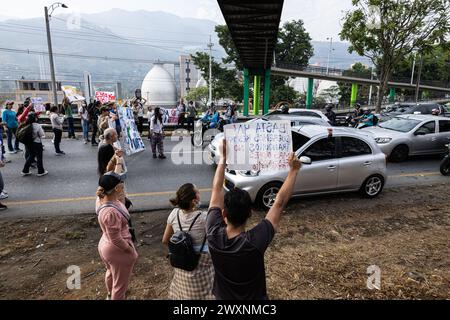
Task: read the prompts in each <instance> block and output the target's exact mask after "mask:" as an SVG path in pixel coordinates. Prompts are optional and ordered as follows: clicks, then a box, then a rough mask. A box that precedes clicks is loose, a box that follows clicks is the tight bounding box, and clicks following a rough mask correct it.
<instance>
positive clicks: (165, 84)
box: [142, 64, 177, 107]
mask: <svg viewBox="0 0 450 320" xmlns="http://www.w3.org/2000/svg"><path fill="white" fill-rule="evenodd" d="M142 97H143V98H145V99H147V105H149V106H161V107H165V106H167V107H169V106H175V105H176V104H177V87H176V85H175V80H174V79H173V77H172V75H171V74H170V73H169V72H168V71H167V70H166V69H164V68H163V66H162V65H161V64H155V65H154V66H153V68H152V70H150V72H149V73H148V74H147V76H146V77H145V79H144V81H143V83H142Z"/></svg>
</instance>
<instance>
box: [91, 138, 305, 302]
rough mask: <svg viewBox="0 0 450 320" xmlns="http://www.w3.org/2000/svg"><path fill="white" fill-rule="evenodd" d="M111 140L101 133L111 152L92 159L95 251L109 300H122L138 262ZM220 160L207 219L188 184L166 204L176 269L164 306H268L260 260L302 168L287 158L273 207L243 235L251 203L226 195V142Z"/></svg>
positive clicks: (243, 195) (119, 161) (243, 196)
mask: <svg viewBox="0 0 450 320" xmlns="http://www.w3.org/2000/svg"><path fill="white" fill-rule="evenodd" d="M111 134H112V136H110V135H109V132H106V133H105V135H107V136H108V143H107V144H108V145H109V146H107V147H105V149H102V148H101V149H100V150H99V158H98V160H99V175H100V179H99V186H98V190H97V197H98V199H97V203H96V212H97V215H98V221H99V224H100V227H101V230H102V237H101V239H100V242H99V244H98V251H99V255H100V258H101V260H102V261H103V263H104V265H105V267H106V275H105V285H106V289H107V299H111V300H124V299H126V292H127V290H128V287H129V285H130V280H131V276H132V272H133V267H134V265H135V264H136V262H137V261H138V259H139V255H138V252H137V250H136V247H135V245H134V243H135V242H136V236H135V234H134V229H133V225H132V221H131V220H132V219H131V215H130V213H129V211H128V207H129V202H130V201H129V200H128V201H127V197H126V188H125V181H126V179H125V177H124V175H123V172H124V160H123V154H121V153H120V150H115V149H114V148H113V147H112V146H111V144H112V143H113V141H114V140H115V139H116V136H115V134H114V132H111ZM221 154H222V159H221V161H220V163H219V165H218V167H217V171H216V174H215V177H214V180H213V185H212V196H211V202H210V204H209V209H208V211H207V212H205V211H202V210H201V198H200V192H199V190H198V188H197V187H196V186H195V185H193V184H191V183H188V184H185V185H183V186H181V187H180V189H179V190H178V191H177V193H176V196H175V197H174V198H173V199H171V200H170V202H171V204H172V205H173V206H174V209H173V211H172V212H171V213H170V214H169V217H168V219H167V226H166V229H165V232H164V235H163V238H162V243H163V244H164V245H166V246H168V251H169V255H168V257H169V262H170V264H171V265H172V267H173V268H174V277H173V279H172V281H171V284H170V288H169V294H168V298H169V299H172V300H211V299H217V300H267V299H269V297H268V295H267V286H266V274H265V264H264V254H265V252H266V250H267V248H268V247H269V245H270V243H271V242H272V240H273V238H274V236H275V234H276V231H277V229H278V226H279V223H280V220H281V217H282V213H283V210H284V209H285V207H286V205H287V203H288V201H289V199H290V197H291V195H292V191H293V188H294V185H295V181H296V178H297V175H298V172H299V170H300V168H301V163H300V161H299V159H298V158H297V157H296V156H295V155H294V154H291V155H290V158H289V165H290V172H289V175H288V177H287V179H286V181H285V182H284V184H283V186H282V188H281V190H280V192H279V193H278V195H277V199H276V201H275V203H274V206H273V207H272V209H270V211H269V212H268V213H267V215H266V218H265V219H263V220H262V221H261V222H260V223H259V224H258V225H257V226H256V227H254V228H252V229H249V230H248V229H247V223H248V220H249V219H250V217H251V216H252V201H251V199H250V195H249V194H248V193H247V192H246V191H244V190H240V189H237V188H236V189H233V190H231V191H229V192H227V193H226V194H225V192H224V189H223V184H224V179H225V167H226V164H225V162H226V160H225V159H226V154H227V146H226V143H225V142H223V145H222V152H221ZM127 202H128V203H127ZM169 262H168V263H169Z"/></svg>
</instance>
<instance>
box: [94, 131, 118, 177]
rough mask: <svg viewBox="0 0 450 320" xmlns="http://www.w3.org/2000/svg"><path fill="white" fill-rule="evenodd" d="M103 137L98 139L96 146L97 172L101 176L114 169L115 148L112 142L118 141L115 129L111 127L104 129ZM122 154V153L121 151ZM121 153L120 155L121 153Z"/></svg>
mask: <svg viewBox="0 0 450 320" xmlns="http://www.w3.org/2000/svg"><path fill="white" fill-rule="evenodd" d="M103 137H104V139H103V140H102V141H100V145H99V148H98V159H97V160H98V174H99V175H100V176H101V175H103V174H105V173H106V172H109V171H111V170H113V169H114V167H115V166H116V163H115V160H116V158H115V155H116V149H115V148H114V143H116V142H117V141H118V136H117V131H116V130H115V129H113V128H109V129H106V130H105V133H104V135H103ZM122 154H123V153H122ZM122 154H121V155H122Z"/></svg>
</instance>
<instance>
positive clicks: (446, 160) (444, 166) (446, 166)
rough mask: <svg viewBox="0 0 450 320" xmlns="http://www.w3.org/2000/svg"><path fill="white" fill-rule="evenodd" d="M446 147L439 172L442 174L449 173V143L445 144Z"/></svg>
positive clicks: (446, 174)
mask: <svg viewBox="0 0 450 320" xmlns="http://www.w3.org/2000/svg"><path fill="white" fill-rule="evenodd" d="M445 147H446V148H447V150H446V155H445V158H444V159H443V160H442V162H441V173H442V175H444V176H448V175H450V144H447V145H446V146H445Z"/></svg>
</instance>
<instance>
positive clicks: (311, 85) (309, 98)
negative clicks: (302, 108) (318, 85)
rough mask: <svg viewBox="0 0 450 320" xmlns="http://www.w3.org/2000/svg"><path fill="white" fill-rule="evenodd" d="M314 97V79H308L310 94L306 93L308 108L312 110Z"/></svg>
mask: <svg viewBox="0 0 450 320" xmlns="http://www.w3.org/2000/svg"><path fill="white" fill-rule="evenodd" d="M313 97H314V79H312V78H309V79H308V92H307V93H306V108H307V109H311V107H312V104H313Z"/></svg>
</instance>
